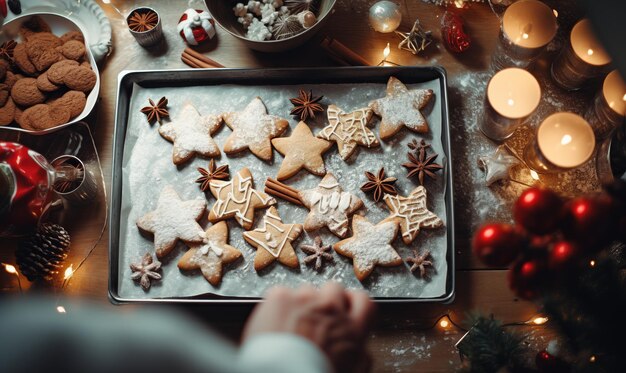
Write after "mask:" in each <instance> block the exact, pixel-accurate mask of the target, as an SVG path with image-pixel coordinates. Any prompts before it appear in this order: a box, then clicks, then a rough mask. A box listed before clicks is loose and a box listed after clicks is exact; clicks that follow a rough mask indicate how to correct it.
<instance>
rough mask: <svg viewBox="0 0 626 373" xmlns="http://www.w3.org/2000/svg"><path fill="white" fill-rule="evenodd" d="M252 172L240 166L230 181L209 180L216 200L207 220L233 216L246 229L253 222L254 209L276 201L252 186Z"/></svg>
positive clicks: (215, 220)
mask: <svg viewBox="0 0 626 373" xmlns="http://www.w3.org/2000/svg"><path fill="white" fill-rule="evenodd" d="M253 181H254V180H253V179H252V174H251V173H250V170H248V168H242V169H241V170H240V171H239V172H237V174H235V176H234V177H233V178H232V180H230V181H226V180H211V183H210V186H209V188H210V189H211V194H213V196H214V197H215V199H216V200H217V201H215V203H214V204H213V206H212V207H211V211H210V212H209V221H210V222H211V223H216V222H218V221H221V220H226V219H230V218H235V219H236V220H237V222H238V223H239V224H240V225H241V226H242V227H243V229H245V230H248V229H250V228H252V224H253V223H254V210H255V209H257V208H264V207H267V206H270V205H273V204H275V203H276V200H275V199H274V198H272V197H270V196H268V195H267V194H265V193H263V192H259V191H258V190H256V189H254V188H253Z"/></svg>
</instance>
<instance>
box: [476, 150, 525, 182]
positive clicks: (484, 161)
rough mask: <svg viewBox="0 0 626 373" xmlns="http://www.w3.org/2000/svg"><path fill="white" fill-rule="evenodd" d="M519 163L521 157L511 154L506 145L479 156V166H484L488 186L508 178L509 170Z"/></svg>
mask: <svg viewBox="0 0 626 373" xmlns="http://www.w3.org/2000/svg"><path fill="white" fill-rule="evenodd" d="M519 163H520V161H519V159H517V158H515V157H514V156H512V155H511V154H509V152H508V151H507V150H506V147H505V146H504V145H500V146H498V148H497V149H496V151H495V152H493V153H492V154H489V155H483V156H481V157H479V158H478V167H480V168H482V169H483V170H484V171H485V174H486V175H485V185H486V186H490V185H491V184H493V183H495V182H496V181H498V180H502V179H508V178H509V170H510V169H511V168H512V167H513V166H515V165H516V164H519Z"/></svg>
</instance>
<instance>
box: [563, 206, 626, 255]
mask: <svg viewBox="0 0 626 373" xmlns="http://www.w3.org/2000/svg"><path fill="white" fill-rule="evenodd" d="M615 207H616V206H615V203H614V200H613V199H612V198H611V197H609V196H608V195H606V194H598V195H595V196H590V197H579V198H575V199H573V200H571V201H570V202H569V203H568V204H567V206H566V208H565V211H566V219H565V224H564V227H563V233H564V234H565V236H566V237H567V238H568V239H569V240H571V241H574V242H576V243H577V244H579V245H580V246H582V247H583V248H584V249H585V250H589V251H591V252H595V251H597V250H600V249H602V248H603V247H604V246H606V244H608V243H609V242H611V241H612V240H614V239H615V238H617V224H618V217H617V214H616V211H615Z"/></svg>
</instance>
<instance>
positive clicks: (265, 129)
mask: <svg viewBox="0 0 626 373" xmlns="http://www.w3.org/2000/svg"><path fill="white" fill-rule="evenodd" d="M222 117H223V119H224V122H225V123H226V125H227V126H228V127H230V129H231V130H233V133H231V134H230V136H228V139H226V143H225V144H224V153H226V154H234V153H239V152H241V151H243V150H246V149H250V151H251V152H252V154H254V155H256V156H257V157H259V158H260V159H262V160H264V161H271V160H272V143H271V141H270V140H271V139H273V138H274V137H278V136H280V135H281V134H282V133H283V132H285V131H286V130H287V128H288V127H289V122H288V121H287V120H286V119H283V118H279V117H277V116H275V115H269V114H267V108H266V107H265V104H263V101H261V99H260V98H259V97H256V98H254V99H253V100H252V101H251V102H250V103H249V104H248V106H246V108H245V109H243V111H235V112H228V113H223V114H222Z"/></svg>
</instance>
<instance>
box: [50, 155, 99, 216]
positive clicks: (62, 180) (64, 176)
mask: <svg viewBox="0 0 626 373" xmlns="http://www.w3.org/2000/svg"><path fill="white" fill-rule="evenodd" d="M50 164H51V165H52V167H54V170H55V181H54V184H53V189H54V191H55V192H57V194H58V195H59V196H60V197H61V198H63V199H64V200H66V201H68V202H69V203H71V204H75V205H84V204H87V203H89V202H91V201H92V200H94V199H95V198H96V196H97V195H98V183H97V182H96V177H95V174H94V173H93V171H91V169H90V168H89V167H88V166H86V165H85V163H83V161H81V160H80V159H78V158H77V157H75V156H73V155H62V156H60V157H57V158H55V159H53V160H52V162H50Z"/></svg>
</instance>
